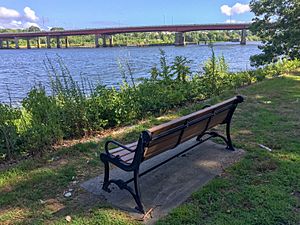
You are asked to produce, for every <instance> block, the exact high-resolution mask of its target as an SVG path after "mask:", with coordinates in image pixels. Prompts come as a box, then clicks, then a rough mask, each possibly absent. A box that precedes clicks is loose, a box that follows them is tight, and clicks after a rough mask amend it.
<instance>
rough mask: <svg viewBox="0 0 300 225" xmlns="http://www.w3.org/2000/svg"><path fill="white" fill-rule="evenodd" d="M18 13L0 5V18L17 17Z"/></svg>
mask: <svg viewBox="0 0 300 225" xmlns="http://www.w3.org/2000/svg"><path fill="white" fill-rule="evenodd" d="M19 17H20V13H19V12H18V11H16V10H14V9H8V8H5V7H0V19H11V18H19Z"/></svg>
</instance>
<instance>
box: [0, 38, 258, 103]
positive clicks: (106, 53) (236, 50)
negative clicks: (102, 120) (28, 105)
mask: <svg viewBox="0 0 300 225" xmlns="http://www.w3.org/2000/svg"><path fill="white" fill-rule="evenodd" d="M258 44H259V43H258V42H248V43H247V45H240V44H239V43H217V44H215V46H214V50H215V53H216V55H224V57H225V59H226V61H227V63H228V65H229V69H230V70H231V71H241V70H246V69H251V66H250V61H249V58H250V56H251V55H255V54H258V53H260V50H259V49H258V47H257V46H258ZM160 48H161V49H163V50H164V51H165V52H166V55H167V58H168V59H169V61H172V60H173V59H174V57H175V56H177V55H182V56H186V57H187V58H188V59H190V60H192V63H191V68H192V70H193V71H199V70H200V69H201V68H202V66H203V64H204V62H205V61H206V60H207V59H208V57H210V56H211V49H210V48H209V47H208V46H205V45H189V46H185V47H175V46H164V47H115V48H98V49H96V48H73V49H72V48H70V49H55V48H53V49H31V50H28V49H20V50H14V49H10V50H5V49H2V50H0V101H2V102H8V99H9V95H8V92H9V93H10V95H11V98H12V100H13V101H19V100H21V99H22V98H23V97H24V96H26V93H27V92H28V91H29V90H30V88H31V87H33V86H34V85H35V84H37V83H42V84H45V85H47V84H48V81H49V78H48V75H47V72H46V70H45V66H44V61H45V60H46V58H47V57H48V58H49V59H56V58H57V56H59V57H61V58H62V59H63V61H64V63H65V64H66V65H67V67H68V68H69V70H70V71H71V73H72V75H73V77H74V79H75V80H80V77H81V76H82V77H86V78H88V79H89V80H90V81H92V82H93V81H99V80H101V82H102V83H103V84H106V85H118V84H119V83H120V82H121V81H122V75H121V72H120V68H119V64H120V62H121V64H123V65H124V64H125V62H126V61H127V62H128V63H129V64H130V67H131V68H132V70H133V74H134V78H140V77H148V76H149V71H150V69H151V67H152V66H153V65H154V64H159V56H160V51H159V49H160Z"/></svg>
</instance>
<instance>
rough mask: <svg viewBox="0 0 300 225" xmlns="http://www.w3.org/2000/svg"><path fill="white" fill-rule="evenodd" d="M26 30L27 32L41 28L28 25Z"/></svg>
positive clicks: (37, 30)
mask: <svg viewBox="0 0 300 225" xmlns="http://www.w3.org/2000/svg"><path fill="white" fill-rule="evenodd" d="M27 30H28V31H29V32H39V31H41V29H40V28H39V27H36V26H30V27H28V29H27Z"/></svg>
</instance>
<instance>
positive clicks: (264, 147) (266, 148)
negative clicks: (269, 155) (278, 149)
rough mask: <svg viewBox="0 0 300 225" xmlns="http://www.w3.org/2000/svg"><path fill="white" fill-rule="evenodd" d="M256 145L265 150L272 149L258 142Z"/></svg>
mask: <svg viewBox="0 0 300 225" xmlns="http://www.w3.org/2000/svg"><path fill="white" fill-rule="evenodd" d="M258 146H259V147H261V148H263V149H265V150H267V151H269V152H271V151H272V149H270V148H269V147H267V146H264V145H262V144H258Z"/></svg>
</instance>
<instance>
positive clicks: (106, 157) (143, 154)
mask: <svg viewBox="0 0 300 225" xmlns="http://www.w3.org/2000/svg"><path fill="white" fill-rule="evenodd" d="M241 102H243V97H242V96H236V97H233V98H230V99H228V100H226V101H223V102H221V103H218V104H216V105H213V106H206V107H204V108H203V109H202V110H199V111H197V112H194V113H192V114H189V115H186V116H183V117H180V118H178V119H175V120H172V121H170V122H167V123H164V124H161V125H158V126H155V127H153V128H151V129H149V130H145V131H143V132H141V134H140V136H139V139H138V141H137V142H134V143H131V144H128V145H123V144H120V143H118V142H116V141H114V140H110V141H107V142H106V143H105V152H104V153H102V154H101V155H100V159H101V161H102V162H103V163H104V169H105V171H104V181H103V186H102V189H103V190H104V191H107V192H110V191H111V190H110V189H109V185H110V184H111V183H114V184H116V185H117V186H118V187H119V188H120V189H121V190H123V189H125V190H127V191H129V192H130V194H131V195H132V196H133V198H134V200H135V202H136V204H137V207H136V209H137V210H139V211H140V212H142V213H144V207H143V204H142V201H141V192H140V188H139V177H140V176H143V175H145V174H146V173H148V172H150V171H152V170H154V169H156V168H158V167H159V166H161V165H162V164H165V163H166V162H168V161H170V160H171V159H173V158H175V157H178V156H179V155H181V154H183V153H185V152H186V151H188V150H190V149H192V148H193V147H195V146H196V145H198V144H200V143H202V142H204V141H206V140H208V139H210V138H212V137H220V138H222V139H223V141H224V142H225V143H226V145H227V147H226V148H227V149H229V150H234V147H233V145H232V141H231V137H230V123H231V118H232V115H233V113H234V111H235V109H236V107H237V105H238V103H241ZM219 124H226V136H223V135H221V134H219V133H217V132H215V131H211V129H212V128H213V127H215V126H217V125H219ZM195 137H197V138H196V140H197V143H196V144H194V145H193V146H190V147H188V148H187V149H185V150H184V151H181V152H180V153H178V154H176V155H174V156H172V157H171V158H168V159H167V160H165V161H163V162H161V163H159V164H158V165H155V166H154V167H152V168H150V169H148V170H147V171H144V172H142V173H139V171H140V165H141V163H143V162H144V161H146V160H148V159H150V158H152V157H155V156H156V155H158V154H160V153H162V152H165V151H167V150H171V149H173V148H175V147H176V146H178V145H180V144H182V143H184V142H186V141H188V140H190V139H192V138H195ZM110 145H115V146H118V147H117V148H114V149H111V150H109V146H110ZM109 163H111V164H113V165H115V166H117V167H118V168H120V169H122V170H124V171H127V172H133V178H131V179H129V180H127V181H123V180H121V179H109ZM132 181H134V188H131V187H130V186H128V185H127V184H128V183H130V182H132Z"/></svg>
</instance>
